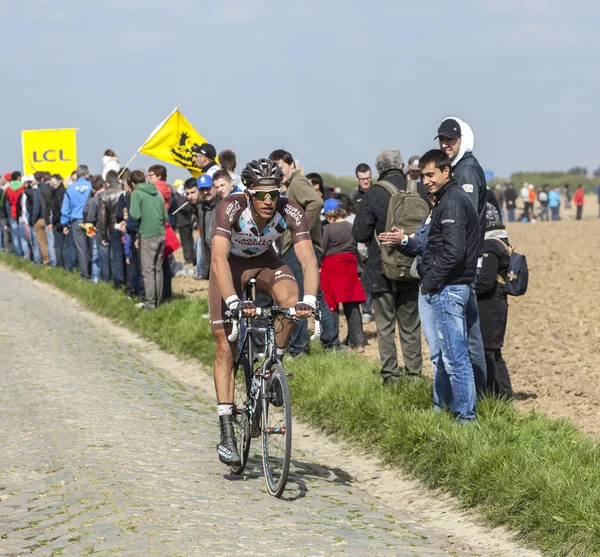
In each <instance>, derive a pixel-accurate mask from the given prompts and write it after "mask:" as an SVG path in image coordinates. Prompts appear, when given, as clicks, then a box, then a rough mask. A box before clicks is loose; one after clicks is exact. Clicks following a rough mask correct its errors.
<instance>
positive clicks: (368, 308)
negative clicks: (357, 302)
mask: <svg viewBox="0 0 600 557" xmlns="http://www.w3.org/2000/svg"><path fill="white" fill-rule="evenodd" d="M365 295H366V297H367V301H366V302H365V303H364V304H363V305H362V312H363V315H364V314H365V313H368V314H369V315H370V316H371V317H373V294H371V293H370V292H369V291H368V290H365Z"/></svg>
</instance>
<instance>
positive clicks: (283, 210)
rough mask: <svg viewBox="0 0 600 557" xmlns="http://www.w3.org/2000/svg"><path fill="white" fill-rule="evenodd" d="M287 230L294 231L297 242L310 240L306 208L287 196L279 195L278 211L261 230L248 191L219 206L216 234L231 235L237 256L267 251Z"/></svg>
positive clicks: (233, 250)
mask: <svg viewBox="0 0 600 557" xmlns="http://www.w3.org/2000/svg"><path fill="white" fill-rule="evenodd" d="M284 230H289V231H290V232H291V233H292V242H293V243H294V244H295V243H297V242H300V241H302V240H310V232H309V231H308V222H307V220H306V215H305V214H304V211H303V210H302V209H301V208H300V206H299V205H296V204H295V203H293V202H292V201H290V200H289V199H286V198H285V197H280V198H279V201H278V203H277V210H276V211H275V214H274V215H273V217H272V218H271V220H270V221H269V222H268V223H267V225H266V226H265V227H264V228H263V229H262V230H258V226H257V225H256V223H255V222H254V218H253V216H252V210H251V209H250V205H249V201H248V200H247V199H246V196H245V195H244V194H235V195H229V196H227V197H226V198H225V199H223V201H221V203H219V205H218V207H217V213H216V215H215V229H214V236H222V237H224V238H229V239H230V240H231V254H232V255H235V256H236V257H256V256H257V255H261V254H263V253H265V252H266V251H267V250H268V249H270V248H271V246H272V245H273V243H274V242H275V240H277V238H279V236H281V234H283V231H284Z"/></svg>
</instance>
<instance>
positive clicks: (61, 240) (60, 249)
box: [52, 224, 65, 268]
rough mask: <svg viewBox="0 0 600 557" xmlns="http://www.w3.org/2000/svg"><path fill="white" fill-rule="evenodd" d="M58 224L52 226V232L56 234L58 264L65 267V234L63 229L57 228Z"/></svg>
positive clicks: (55, 243)
mask: <svg viewBox="0 0 600 557" xmlns="http://www.w3.org/2000/svg"><path fill="white" fill-rule="evenodd" d="M56 228H57V225H56V224H55V225H53V226H52V234H54V252H55V253H56V266H57V267H62V268H64V266H65V254H64V251H65V235H64V233H63V231H62V230H61V231H60V232H59V231H58V230H56Z"/></svg>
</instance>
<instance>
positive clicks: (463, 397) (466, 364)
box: [426, 285, 485, 420]
mask: <svg viewBox="0 0 600 557" xmlns="http://www.w3.org/2000/svg"><path fill="white" fill-rule="evenodd" d="M470 293H471V287H470V286H468V285H445V286H444V287H443V288H442V289H441V290H440V291H439V292H438V293H437V294H433V295H431V294H427V295H426V296H428V297H429V300H430V303H431V309H432V310H433V316H434V320H435V327H436V330H437V333H438V338H439V341H440V347H441V351H442V361H443V363H444V367H443V369H441V367H438V368H437V370H436V375H439V378H438V380H439V381H448V382H449V383H450V388H451V392H452V403H451V406H450V407H451V409H452V411H453V413H454V414H455V416H456V417H457V418H458V419H459V420H474V419H475V405H476V395H475V381H474V379H473V367H472V366H471V360H470V358H469V341H468V334H467V306H468V303H469V297H470ZM484 358H485V355H484Z"/></svg>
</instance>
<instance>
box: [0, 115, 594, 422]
mask: <svg viewBox="0 0 600 557" xmlns="http://www.w3.org/2000/svg"><path fill="white" fill-rule="evenodd" d="M437 139H438V142H439V149H434V150H431V151H429V152H427V153H425V154H424V155H422V156H419V155H415V156H412V157H411V158H410V159H409V160H408V165H407V166H406V167H405V164H404V160H403V157H402V155H401V153H400V151H399V150H398V149H386V150H384V151H382V152H381V153H379V155H378V156H377V158H376V160H375V165H374V166H375V170H376V172H377V177H376V178H374V177H373V172H372V169H371V167H370V166H369V164H367V163H361V164H359V165H358V166H357V167H356V169H355V176H356V181H357V186H356V189H355V191H354V192H352V194H351V195H346V194H343V193H341V192H340V191H334V190H332V189H330V188H327V187H326V186H325V184H324V181H323V178H322V176H321V175H320V174H318V173H315V172H313V173H308V174H306V175H305V174H304V173H303V172H302V171H301V170H300V169H299V168H297V166H296V162H295V159H294V157H293V156H292V154H291V153H290V152H288V151H285V150H283V149H277V150H274V151H273V152H272V153H271V154H270V156H269V158H270V159H271V160H273V161H275V162H277V164H278V165H279V166H280V168H281V170H282V172H283V176H284V181H283V185H282V193H283V195H285V196H287V197H288V198H289V199H290V200H292V201H294V202H295V203H297V204H298V205H300V207H301V208H302V209H303V210H304V212H305V214H306V217H307V221H308V227H309V232H310V236H311V239H312V243H313V249H314V251H315V255H316V257H317V261H318V262H319V266H320V269H321V288H320V290H319V293H318V300H319V302H320V307H321V309H322V336H321V343H322V344H323V346H324V348H325V349H328V350H334V351H335V350H342V349H350V350H355V351H357V352H359V353H360V352H364V350H365V345H366V337H365V332H364V330H363V326H364V325H365V324H367V323H370V322H371V321H373V320H374V321H375V325H376V330H377V343H378V349H379V356H380V360H381V372H380V373H381V377H382V380H383V384H384V385H386V386H388V387H391V388H393V387H397V386H398V385H400V384H401V383H402V382H403V381H408V380H411V379H413V378H416V377H419V376H420V375H421V374H422V368H423V362H422V353H421V331H423V333H424V336H425V339H426V341H427V344H428V347H429V357H430V359H431V362H432V364H433V367H434V405H435V407H436V408H437V409H439V410H449V411H451V412H452V413H453V414H454V415H455V416H456V417H457V418H458V419H459V421H461V422H467V421H470V420H472V419H474V418H475V417H476V401H477V399H478V397H479V398H480V397H482V396H485V395H487V394H494V395H498V396H503V397H506V398H509V399H510V398H511V397H512V387H511V382H510V377H509V373H508V369H507V366H506V363H505V362H504V359H503V357H502V346H503V344H504V335H505V331H506V322H507V317H508V304H507V302H506V295H505V294H504V291H503V280H504V279H505V277H506V273H507V268H508V261H509V257H510V249H511V248H510V243H509V239H508V234H507V232H506V229H505V227H504V220H505V219H507V220H508V221H509V222H513V221H524V222H526V221H533V220H535V219H540V220H542V221H546V220H559V219H560V218H561V208H563V207H564V209H568V208H570V205H571V203H573V204H574V205H575V206H576V208H577V213H576V218H577V219H580V218H581V215H582V207H583V202H584V201H583V188H582V187H579V188H577V190H576V191H575V192H574V194H573V195H571V189H570V186H569V185H567V186H565V188H564V191H563V192H561V191H560V190H559V188H553V189H549V188H548V187H547V186H546V185H542V186H540V187H539V188H536V187H535V186H534V185H532V184H524V185H523V187H522V188H521V191H520V192H517V190H516V188H515V187H514V185H513V184H512V183H508V184H506V185H500V184H497V185H495V186H494V187H493V188H492V189H489V188H488V187H487V185H486V181H485V176H484V173H483V170H482V168H481V166H480V165H479V163H478V161H477V159H476V158H475V156H474V154H473V152H472V151H473V143H474V135H473V132H472V130H471V128H470V127H469V125H468V124H467V123H466V122H463V121H462V120H460V119H458V118H447V119H445V120H444V121H443V122H442V124H441V125H440V126H439V129H438V136H437ZM193 152H194V157H195V158H194V162H195V165H196V166H197V167H198V169H200V170H201V171H202V174H201V176H200V177H199V178H189V179H187V180H185V181H184V180H176V181H175V182H173V184H172V185H171V184H169V183H168V181H167V170H166V168H165V167H164V166H162V165H153V166H151V167H150V168H149V169H148V170H147V171H145V170H142V169H138V170H133V171H130V170H129V169H127V168H125V169H123V168H121V165H120V163H119V159H118V157H117V155H116V154H115V153H114V151H112V150H107V151H106V152H105V154H104V157H103V161H102V162H103V171H102V174H95V175H92V174H91V173H90V171H89V168H88V167H87V166H86V165H80V166H78V167H77V169H76V170H75V171H74V172H73V174H72V175H71V176H68V177H65V179H63V177H61V176H59V175H50V174H49V173H47V172H37V173H35V174H34V175H28V176H22V175H21V173H20V172H18V171H16V172H12V173H8V174H6V175H5V176H4V178H3V179H0V188H1V198H0V249H3V250H5V251H7V252H10V253H14V255H16V256H20V257H24V258H25V259H28V260H32V261H33V262H35V263H36V264H40V265H48V266H58V267H63V268H65V269H66V270H67V271H71V270H77V271H78V272H79V275H80V277H81V279H82V280H91V281H93V282H99V281H103V282H109V283H112V285H113V286H114V287H115V288H116V289H118V290H122V291H123V292H124V294H125V295H126V296H128V297H130V298H136V302H137V303H136V307H138V308H139V309H140V310H151V309H154V308H156V307H157V306H159V305H160V304H161V302H162V301H163V300H165V299H169V298H170V297H171V290H172V288H171V281H172V277H173V275H175V274H179V275H184V276H190V277H192V276H193V277H194V278H196V279H197V280H207V279H208V278H209V275H210V269H211V246H212V236H213V229H214V218H215V211H216V207H217V206H218V204H219V203H220V201H221V200H222V199H224V198H226V197H227V196H228V195H231V194H232V193H239V192H241V191H243V189H244V186H243V185H242V183H241V181H240V177H239V175H238V174H236V173H235V168H236V164H237V161H236V156H235V153H234V152H233V151H230V150H226V151H222V152H221V153H219V157H218V159H217V151H216V149H215V148H214V146H213V145H211V144H208V143H205V144H202V145H197V146H195V147H194V148H193ZM217 160H218V161H219V164H217ZM399 192H401V194H402V195H403V196H405V198H404V197H403V198H402V203H403V205H398V206H401V207H403V208H404V209H403V210H404V211H405V213H404V215H405V216H404V217H403V218H405V219H408V220H406V224H405V225H398V226H397V225H394V226H390V220H389V218H390V216H389V215H390V207H395V206H396V203H397V202H398V199H399V198H398V197H397V196H396V194H397V193H399ZM401 197H402V196H401ZM598 197H599V202H600V188H599V192H598ZM406 200H408V201H406ZM411 203H413V205H411ZM407 207H408V209H407ZM411 207H412V209H411ZM410 211H413V212H412V213H411V212H410ZM407 215H409V216H407ZM402 222H404V221H402ZM180 247H181V249H182V259H183V262H181V261H176V260H175V257H174V253H175V252H176V251H177V250H178V249H179V248H180ZM274 249H277V250H278V252H279V255H280V257H281V258H282V260H283V261H284V262H285V263H286V264H287V265H288V266H289V268H290V269H291V270H292V272H293V274H294V277H295V279H296V281H297V283H298V285H299V286H300V287H301V288H302V285H303V277H302V267H301V265H300V263H299V261H298V257H297V256H296V253H295V250H294V245H293V243H292V242H291V238H290V237H289V231H286V232H284V233H283V235H282V236H281V239H280V241H279V242H278V244H277V246H274ZM394 258H396V259H394ZM398 258H399V259H398ZM180 259H181V258H180ZM390 261H391V262H392V264H393V262H399V263H397V264H398V265H399V267H398V268H399V269H401V270H402V272H401V273H400V274H399V276H395V275H393V274H390V269H389V265H390ZM409 267H410V273H409V272H407V269H408V268H409ZM302 296H303V293H302V291H301V292H300V297H301V298H302ZM256 303H257V305H261V304H262V305H268V304H269V303H270V300H269V299H268V298H266V296H265V295H264V294H261V293H260V292H257V299H256ZM341 313H343V315H344V316H345V318H346V321H347V337H346V338H345V339H340V314H341ZM396 329H397V330H398V336H399V340H400V348H401V352H402V358H401V359H400V358H399V357H398V354H397V349H396ZM309 351H310V342H309V332H308V324H307V322H306V321H299V322H297V323H296V324H295V326H294V331H293V334H292V337H291V340H290V343H289V346H288V353H289V355H290V356H291V357H302V356H305V355H308V354H309ZM400 362H402V363H400Z"/></svg>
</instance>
